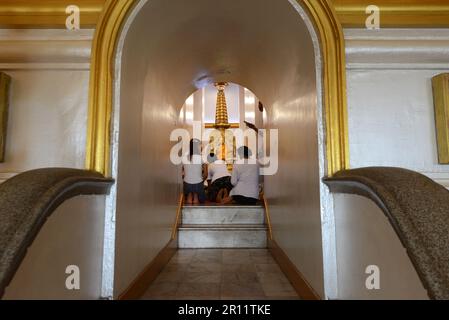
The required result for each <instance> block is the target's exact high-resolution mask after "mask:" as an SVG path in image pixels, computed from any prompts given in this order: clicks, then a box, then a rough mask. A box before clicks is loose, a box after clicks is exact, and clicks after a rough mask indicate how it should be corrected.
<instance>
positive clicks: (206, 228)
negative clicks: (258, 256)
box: [178, 224, 267, 249]
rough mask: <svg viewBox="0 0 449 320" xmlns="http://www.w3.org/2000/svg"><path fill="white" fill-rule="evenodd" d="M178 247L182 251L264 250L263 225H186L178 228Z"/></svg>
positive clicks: (265, 236) (264, 227) (264, 232)
mask: <svg viewBox="0 0 449 320" xmlns="http://www.w3.org/2000/svg"><path fill="white" fill-rule="evenodd" d="M178 247H179V248H183V249H212V248H213V249H215V248H266V247H267V228H266V226H265V225H262V224H260V225H257V224H255V225H248V224H244V225H236V224H232V225H223V224H221V225H205V224H201V225H198V224H197V225H186V224H183V225H181V226H180V227H179V232H178Z"/></svg>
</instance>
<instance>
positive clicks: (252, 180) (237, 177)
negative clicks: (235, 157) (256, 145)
mask: <svg viewBox="0 0 449 320" xmlns="http://www.w3.org/2000/svg"><path fill="white" fill-rule="evenodd" d="M238 154H239V156H240V158H241V159H244V160H245V163H242V164H239V163H237V164H235V165H234V167H233V169H232V177H231V183H232V185H233V186H234V188H233V189H232V190H231V192H230V197H228V198H226V199H224V200H223V201H222V203H223V204H227V203H231V202H234V203H236V204H240V205H255V204H256V203H257V201H258V200H259V165H258V164H257V163H255V164H250V163H248V161H246V160H248V159H249V158H250V157H251V150H250V149H249V148H248V147H240V148H239V150H238Z"/></svg>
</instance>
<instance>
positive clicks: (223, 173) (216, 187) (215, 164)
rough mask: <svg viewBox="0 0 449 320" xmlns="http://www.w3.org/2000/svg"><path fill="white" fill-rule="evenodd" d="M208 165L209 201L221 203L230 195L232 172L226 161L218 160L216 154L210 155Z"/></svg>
mask: <svg viewBox="0 0 449 320" xmlns="http://www.w3.org/2000/svg"><path fill="white" fill-rule="evenodd" d="M209 163H210V164H209V167H208V178H207V182H208V184H209V188H208V192H207V195H208V198H209V201H212V202H218V203H220V202H221V201H222V200H223V199H224V198H226V197H228V196H229V192H230V191H231V189H232V184H231V174H230V173H229V171H228V168H227V165H226V162H225V161H224V160H218V159H217V156H216V155H215V154H213V153H212V154H210V155H209Z"/></svg>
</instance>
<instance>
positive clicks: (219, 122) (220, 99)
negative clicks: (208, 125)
mask: <svg viewBox="0 0 449 320" xmlns="http://www.w3.org/2000/svg"><path fill="white" fill-rule="evenodd" d="M214 85H215V88H217V90H218V92H217V103H216V106H215V124H214V126H213V127H214V128H215V129H217V130H219V131H220V137H221V144H220V145H219V146H218V145H216V148H217V149H216V153H217V154H218V155H219V158H220V159H222V160H226V162H228V169H232V162H233V160H232V158H233V141H232V140H233V139H232V137H229V139H230V141H231V144H230V145H229V146H227V145H226V144H227V143H229V141H227V140H229V139H226V134H231V133H229V132H227V129H229V128H230V127H231V124H230V123H229V119H228V106H227V104H226V96H225V88H226V87H227V86H228V83H227V82H217V83H215V84H214ZM218 150H220V151H219V152H218Z"/></svg>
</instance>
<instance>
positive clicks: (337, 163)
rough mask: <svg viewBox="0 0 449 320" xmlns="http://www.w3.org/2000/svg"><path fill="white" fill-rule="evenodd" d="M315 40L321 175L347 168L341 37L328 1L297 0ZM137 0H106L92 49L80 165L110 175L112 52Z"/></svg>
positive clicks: (342, 38) (344, 80)
mask: <svg viewBox="0 0 449 320" xmlns="http://www.w3.org/2000/svg"><path fill="white" fill-rule="evenodd" d="M298 2H299V3H300V4H301V5H303V6H304V8H305V9H306V10H307V11H308V13H309V16H310V19H311V20H312V22H313V23H314V24H315V27H316V32H317V34H318V36H319V39H320V46H321V52H322V58H323V104H324V116H325V123H326V159H327V174H328V175H332V174H334V173H335V172H337V171H340V170H342V169H346V168H348V165H349V152H348V132H347V113H346V112H347V111H346V71H345V51H344V37H343V31H342V28H341V25H340V24H339V22H338V19H337V17H336V14H335V11H334V9H333V7H332V4H331V2H330V1H329V0H298ZM136 3H137V0H107V2H106V4H105V7H104V10H103V12H102V14H101V16H100V20H99V22H98V25H97V30H96V33H95V38H94V42H93V47H92V58H91V78H90V88H89V90H90V91H89V120H88V121H89V123H88V134H87V150H86V167H87V169H90V170H95V171H98V172H100V173H102V174H104V175H106V176H109V175H110V174H111V159H110V157H111V155H110V151H111V146H110V144H111V116H112V97H113V87H114V85H113V70H114V57H115V49H116V46H117V42H118V38H119V35H120V30H121V28H122V25H123V24H124V22H125V20H126V16H127V14H128V12H130V10H131V8H132V7H133V5H135V4H136Z"/></svg>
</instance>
